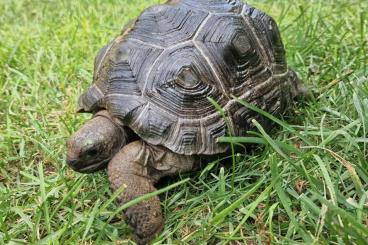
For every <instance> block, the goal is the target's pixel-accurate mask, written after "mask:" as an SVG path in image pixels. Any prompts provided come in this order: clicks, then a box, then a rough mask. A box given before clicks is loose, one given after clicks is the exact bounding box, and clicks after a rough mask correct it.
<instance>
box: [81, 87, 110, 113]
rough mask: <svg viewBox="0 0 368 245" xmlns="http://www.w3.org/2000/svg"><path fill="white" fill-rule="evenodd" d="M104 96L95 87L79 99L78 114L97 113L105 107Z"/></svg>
mask: <svg viewBox="0 0 368 245" xmlns="http://www.w3.org/2000/svg"><path fill="white" fill-rule="evenodd" d="M103 102H104V95H103V94H102V93H101V91H100V89H99V88H98V87H97V86H96V85H93V86H91V87H90V88H89V89H88V90H87V91H86V92H84V93H83V94H82V95H81V96H80V97H79V99H78V106H77V112H96V111H98V110H99V109H102V108H103V107H104V103H103Z"/></svg>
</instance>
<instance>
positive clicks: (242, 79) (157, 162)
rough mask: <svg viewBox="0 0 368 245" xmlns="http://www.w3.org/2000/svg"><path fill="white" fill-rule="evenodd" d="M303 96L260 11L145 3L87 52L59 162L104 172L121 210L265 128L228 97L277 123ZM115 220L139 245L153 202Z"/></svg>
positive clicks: (159, 220)
mask: <svg viewBox="0 0 368 245" xmlns="http://www.w3.org/2000/svg"><path fill="white" fill-rule="evenodd" d="M304 93H305V87H304V86H303V83H302V82H301V81H300V80H299V79H298V76H297V75H296V73H295V72H294V71H293V70H292V69H290V68H289V67H288V66H287V62H286V59H285V49H284V46H283V43H282V40H281V37H280V33H279V30H278V27H277V24H276V22H275V21H274V20H273V19H272V18H271V17H270V16H268V15H266V14H265V13H264V12H262V11H260V10H258V9H256V8H254V7H252V6H250V5H248V4H245V3H242V2H241V1H239V0H207V1H206V0H171V1H168V2H166V3H165V4H159V5H154V6H152V7H149V8H147V9H146V10H144V11H143V13H142V14H141V15H140V16H139V17H138V18H137V19H136V20H135V21H134V22H133V23H132V24H131V25H129V26H128V27H126V28H124V29H123V31H122V33H121V35H120V36H118V37H117V38H116V39H114V40H113V41H112V42H110V43H109V44H108V45H106V46H105V47H103V48H102V49H101V50H100V51H99V53H98V54H97V56H96V58H95V64H94V75H93V84H92V86H90V87H89V88H88V89H87V91H86V92H85V93H83V94H82V95H81V96H80V98H79V101H78V109H77V111H78V112H80V113H91V114H93V116H92V119H90V120H89V121H88V122H87V123H86V124H85V125H84V126H83V127H82V128H81V129H79V130H78V131H77V132H76V133H74V135H72V136H71V137H70V139H69V140H68V143H67V147H68V153H67V163H68V164H69V165H70V167H71V168H72V169H74V170H75V171H78V172H81V173H91V172H94V171H97V170H100V169H103V168H105V167H106V166H107V173H108V178H109V181H110V184H111V187H112V190H113V191H116V190H117V189H118V188H119V187H121V186H122V185H126V190H125V191H124V192H123V193H122V194H121V195H120V196H119V197H118V202H119V204H120V205H122V204H124V203H126V202H127V201H129V200H132V199H134V198H136V197H139V196H141V195H144V194H147V193H150V192H153V191H155V190H156V189H155V187H154V185H155V184H156V183H157V182H158V181H159V180H160V179H161V178H163V177H165V176H173V175H178V174H180V173H184V172H189V171H193V170H195V169H197V168H198V166H199V164H200V162H206V159H209V158H210V157H211V156H216V155H218V154H221V153H226V152H227V150H228V147H229V146H228V145H227V144H223V143H218V141H217V139H218V138H219V137H222V136H225V135H233V136H245V135H247V131H249V130H250V129H252V128H253V126H252V123H251V121H252V120H253V119H256V120H257V121H259V122H260V123H261V125H263V126H264V127H265V128H266V129H267V130H269V129H271V128H272V123H271V122H270V121H268V120H267V119H265V118H264V117H262V116H261V115H259V114H257V113H255V112H254V111H252V110H250V109H248V108H246V107H244V106H242V105H240V104H239V103H238V102H237V98H240V99H242V100H245V101H247V102H249V103H252V104H254V105H256V106H257V107H259V108H261V109H263V110H265V111H267V112H269V113H271V114H273V115H275V116H282V115H283V114H285V113H287V112H288V111H290V109H291V106H292V104H293V99H294V98H295V97H296V96H298V95H300V94H304ZM208 98H212V102H211V100H209V99H208ZM213 101H216V102H217V103H218V105H219V106H221V107H222V108H223V112H224V113H223V115H222V113H219V111H218V110H217V109H216V106H215V105H214V104H213ZM124 217H125V218H126V220H127V223H128V224H129V225H130V226H131V227H132V228H133V230H134V234H135V239H136V241H137V242H138V243H139V244H146V243H148V242H150V241H151V240H152V239H154V237H155V236H156V235H157V234H159V233H160V232H161V231H162V229H163V225H164V218H163V215H162V211H161V207H160V200H159V198H158V197H157V196H156V197H153V198H151V199H148V200H146V201H143V202H141V203H139V204H136V205H134V206H132V207H130V208H128V209H127V210H125V211H124Z"/></svg>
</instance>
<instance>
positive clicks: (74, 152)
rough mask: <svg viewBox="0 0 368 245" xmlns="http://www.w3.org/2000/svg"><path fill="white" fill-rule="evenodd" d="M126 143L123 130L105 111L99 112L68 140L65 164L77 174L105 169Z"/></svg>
mask: <svg viewBox="0 0 368 245" xmlns="http://www.w3.org/2000/svg"><path fill="white" fill-rule="evenodd" d="M126 142H127V135H126V133H125V131H124V128H123V127H122V126H120V125H118V124H117V123H115V122H114V120H113V118H112V117H111V116H110V115H109V113H108V112H107V111H100V112H98V113H96V114H95V115H94V116H93V118H92V119H90V120H89V121H88V122H87V123H86V124H84V125H83V127H82V128H80V129H79V130H78V131H77V132H76V133H74V134H73V135H72V136H71V137H70V139H69V140H68V143H67V147H68V153H67V163H68V165H69V166H70V167H71V168H72V169H73V170H75V171H77V172H81V173H91V172H95V171H97V170H100V169H103V168H105V167H106V166H107V164H108V162H109V161H110V160H111V158H112V157H113V156H114V155H115V154H116V153H117V152H118V151H119V150H120V149H121V148H122V147H123V146H124V145H125V144H126Z"/></svg>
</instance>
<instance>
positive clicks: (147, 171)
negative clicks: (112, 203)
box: [108, 140, 196, 244]
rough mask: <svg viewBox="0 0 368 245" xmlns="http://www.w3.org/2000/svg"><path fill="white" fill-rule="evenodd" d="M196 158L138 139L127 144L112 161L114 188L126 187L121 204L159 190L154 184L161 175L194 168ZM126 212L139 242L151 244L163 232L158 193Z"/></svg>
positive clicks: (110, 174)
mask: <svg viewBox="0 0 368 245" xmlns="http://www.w3.org/2000/svg"><path fill="white" fill-rule="evenodd" d="M195 161H196V157H194V156H184V155H179V154H176V153H173V152H171V151H169V150H168V149H166V148H164V147H159V146H152V145H149V144H146V143H145V142H143V141H141V140H140V141H135V142H132V143H130V144H128V145H126V146H125V147H123V149H122V150H120V152H119V153H118V154H116V155H115V157H114V158H113V159H112V160H111V162H110V163H109V166H108V176H109V181H110V183H111V187H112V190H113V191H116V190H117V189H119V188H120V187H121V186H122V185H125V186H126V189H125V191H124V192H123V193H122V194H121V195H120V196H119V198H118V201H119V205H123V204H124V203H126V202H128V201H130V200H132V199H135V198H136V197H139V196H142V195H145V194H147V193H150V192H154V191H156V189H155V187H154V184H155V183H156V182H157V181H158V180H159V179H160V178H162V177H164V176H168V175H176V174H179V173H182V172H187V171H190V170H192V169H193V167H194V165H195V164H194V163H195ZM124 214H125V217H126V218H127V223H128V224H129V225H130V226H131V227H132V228H133V229H134V233H135V236H136V240H137V242H138V244H147V243H148V242H149V241H151V240H152V239H153V238H154V237H155V236H156V235H157V234H159V233H160V232H161V230H162V228H163V225H164V218H163V215H162V210H161V206H160V200H159V198H158V197H157V196H155V197H152V198H150V199H148V200H146V201H143V202H141V203H139V204H136V205H134V206H132V207H130V208H128V209H127V210H125V211H124Z"/></svg>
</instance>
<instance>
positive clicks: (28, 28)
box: [0, 0, 368, 244]
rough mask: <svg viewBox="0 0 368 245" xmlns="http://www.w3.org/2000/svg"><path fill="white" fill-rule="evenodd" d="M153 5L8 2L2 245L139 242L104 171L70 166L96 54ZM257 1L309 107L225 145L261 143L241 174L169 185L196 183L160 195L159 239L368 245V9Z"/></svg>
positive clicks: (3, 59)
mask: <svg viewBox="0 0 368 245" xmlns="http://www.w3.org/2000/svg"><path fill="white" fill-rule="evenodd" d="M138 2H139V3H138ZM156 2H158V0H157V1H154V0H152V1H129V0H125V1H123V0H109V1H101V0H94V1H87V0H83V1H71V0H70V1H66V0H60V1H54V0H50V1H46V0H44V1H37V0H33V1H31V0H17V1H13V0H0V94H1V95H0V244H103V243H109V242H112V243H114V242H115V244H124V243H125V242H128V241H129V239H130V238H131V232H130V230H129V229H128V227H127V225H126V224H125V223H124V221H123V220H122V219H121V216H120V215H117V216H116V215H114V214H115V211H116V210H117V207H116V206H115V203H114V196H113V194H112V193H111V191H110V189H109V185H108V181H107V177H106V174H105V173H104V172H100V173H97V174H93V175H80V174H77V173H74V172H73V171H71V170H70V169H69V168H68V167H67V166H66V165H65V161H64V156H65V150H66V147H65V140H66V139H67V137H68V136H69V135H70V134H71V133H72V132H74V131H75V130H76V129H77V128H78V127H80V126H81V125H82V124H83V122H84V121H85V120H86V119H87V118H88V116H86V115H84V116H83V115H75V114H74V111H75V105H76V100H77V98H78V96H79V95H80V94H81V93H82V91H83V90H84V89H85V88H87V87H88V85H89V84H90V81H91V78H92V72H93V71H92V69H93V59H94V56H95V54H96V52H97V51H98V50H99V48H100V47H102V45H104V44H105V43H107V42H108V41H110V40H111V39H113V38H114V37H115V36H116V35H117V34H118V33H119V31H120V29H121V27H122V26H123V25H124V24H125V23H127V22H128V20H129V19H131V18H134V17H135V16H137V15H138V14H139V13H140V11H142V10H143V9H144V8H145V7H147V6H150V5H151V4H154V3H156ZM250 3H252V4H254V5H255V6H257V7H259V8H261V9H262V10H264V11H266V12H267V13H269V14H271V15H272V16H273V17H274V18H275V19H276V21H277V23H278V24H279V26H280V29H281V32H282V36H283V40H284V43H285V46H286V49H287V54H288V62H289V64H290V66H292V67H294V68H295V69H296V70H297V71H298V72H299V74H300V76H301V77H302V79H303V80H304V81H305V82H306V84H307V86H308V87H309V88H310V89H311V91H312V93H313V98H312V99H311V100H309V101H306V102H300V103H297V104H295V113H294V114H293V115H292V116H290V117H289V118H284V119H282V120H281V121H278V120H276V123H278V124H279V125H280V127H279V128H275V130H274V131H273V132H272V133H270V134H266V132H264V131H263V129H262V128H261V127H260V125H257V122H255V125H256V126H257V131H256V132H254V135H253V136H254V137H251V138H240V139H239V138H230V139H229V138H224V139H223V140H224V141H231V142H233V143H236V142H254V143H256V144H257V147H255V149H253V150H248V151H247V153H246V154H237V155H235V156H234V159H235V161H236V162H235V163H236V164H235V168H234V169H233V168H232V167H231V165H232V157H231V156H229V158H228V161H227V162H228V163H229V164H219V163H217V162H214V163H212V164H210V165H208V166H207V167H206V168H205V169H203V170H202V171H199V172H197V173H193V174H191V175H187V176H182V177H180V178H176V179H171V180H169V181H168V183H165V184H162V187H165V186H166V185H170V184H174V183H176V182H178V181H180V180H182V179H183V180H184V179H185V178H187V177H190V180H189V181H187V180H184V181H183V182H182V183H181V185H180V186H179V187H176V188H173V189H171V190H169V191H166V192H164V193H163V194H161V195H160V196H161V199H162V204H163V208H164V211H165V215H166V219H167V222H166V225H165V229H164V232H163V233H162V234H161V236H160V237H159V238H158V239H157V240H156V241H157V242H158V243H163V244H173V243H175V244H178V243H180V244H201V243H208V244H245V243H246V244H265V243H283V244H295V243H303V244H305V243H307V244H310V243H314V244H328V243H331V244H366V242H367V241H368V228H367V227H368V191H367V189H368V162H367V154H368V151H367V146H368V137H367V134H368V58H367V56H368V47H367V46H368V45H367V43H368V31H367V28H368V14H367V13H366V12H364V11H365V10H367V9H368V2H367V1H363V0H362V1H358V0H352V1H347V0H345V1H343V0H323V1H322V0H315V1H307V0H295V1H294V0H263V1H255V0H252V1H250ZM245 106H247V105H246V104H245ZM232 181H233V183H234V188H232V186H231V183H232ZM118 241H120V243H119V242H118Z"/></svg>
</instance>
